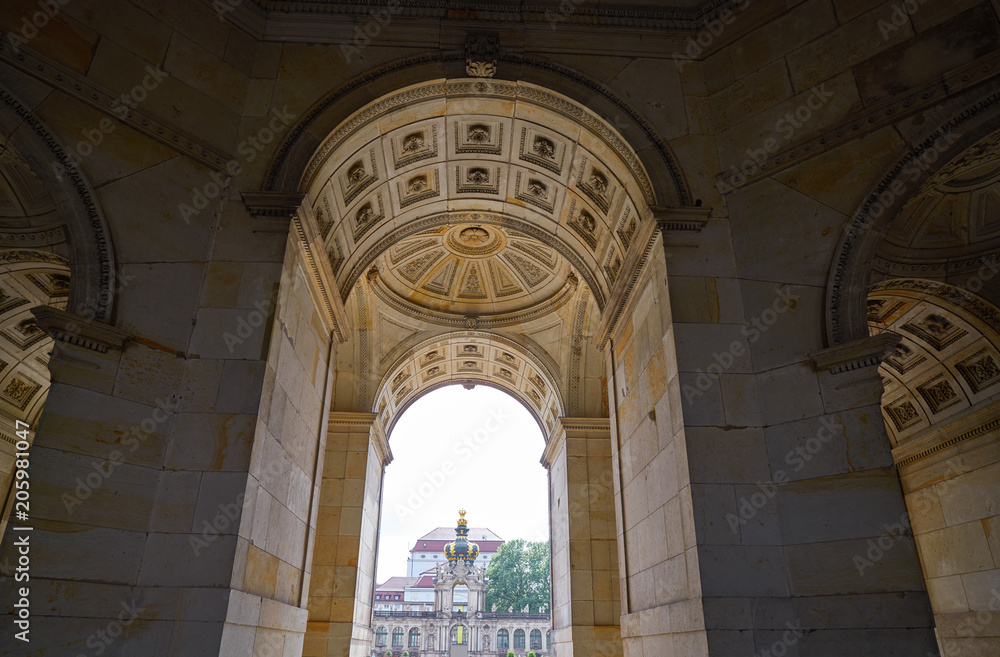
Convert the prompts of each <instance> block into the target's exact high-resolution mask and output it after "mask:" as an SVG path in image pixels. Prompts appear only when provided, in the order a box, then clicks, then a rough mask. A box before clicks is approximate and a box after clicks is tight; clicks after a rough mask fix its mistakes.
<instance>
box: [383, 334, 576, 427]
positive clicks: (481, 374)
mask: <svg viewBox="0 0 1000 657" xmlns="http://www.w3.org/2000/svg"><path fill="white" fill-rule="evenodd" d="M466 346H473V347H475V348H476V351H475V352H464V351H463V352H459V351H458V349H459V348H463V349H464V348H465V347H466ZM497 350H499V351H500V353H501V354H506V358H507V360H503V359H504V358H505V356H503V355H496V354H495V351H497ZM400 351H401V353H397V354H394V355H395V358H393V359H392V360H391V362H392V365H391V366H389V367H388V368H386V369H385V370H384V373H383V375H382V377H381V380H380V382H379V385H378V386H377V389H376V394H375V398H374V402H373V408H372V412H374V413H376V414H378V415H379V416H380V417H381V419H382V423H383V425H384V426H385V427H386V433H391V431H392V428H393V427H394V426H395V424H396V422H397V421H398V420H399V418H400V417H401V416H402V414H403V412H405V410H406V409H407V408H409V406H410V404H412V403H413V402H414V401H416V400H417V399H419V398H420V397H422V396H424V395H425V394H427V393H428V392H430V391H432V390H437V389H438V388H441V387H444V386H448V385H455V384H462V385H487V386H490V387H492V388H496V389H498V390H502V391H504V392H506V393H508V394H510V395H511V396H512V397H514V398H515V399H516V400H517V401H518V402H520V403H521V404H522V405H523V406H524V407H525V408H526V409H527V410H528V412H529V413H530V414H531V416H532V417H533V418H534V419H535V421H536V422H537V423H538V426H539V428H540V429H541V431H542V435H543V436H548V435H549V433H550V432H551V431H552V427H553V426H554V424H555V420H556V419H557V418H558V417H560V416H562V415H565V413H566V405H565V398H564V394H563V391H562V389H561V386H560V385H559V379H558V377H557V376H555V373H556V372H557V370H555V369H553V368H554V366H555V364H554V363H552V362H551V359H548V360H549V361H550V362H545V360H543V359H542V358H539V357H538V356H537V355H536V354H535V353H533V351H532V350H531V349H530V348H529V347H528V346H526V345H522V344H520V343H518V342H517V341H515V340H512V339H510V338H508V337H506V336H501V335H497V334H495V333H487V332H482V331H462V332H444V333H442V334H438V335H435V336H432V337H429V338H425V339H423V340H421V341H420V342H419V343H417V344H415V345H412V346H411V345H405V346H403V347H402V349H401V350H400ZM442 351H448V352H449V353H447V354H444V353H441V352H442ZM386 360H387V362H388V361H389V359H386ZM463 362H472V363H475V365H476V367H470V368H463V367H462V365H461V363H463ZM435 369H436V370H438V371H434V370H435ZM501 369H506V370H507V372H508V374H507V375H506V376H504V375H502V374H501V372H500V370H501ZM532 392H534V393H535V394H536V395H537V398H536V399H532V398H531V395H532Z"/></svg>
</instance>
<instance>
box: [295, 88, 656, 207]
mask: <svg viewBox="0 0 1000 657" xmlns="http://www.w3.org/2000/svg"><path fill="white" fill-rule="evenodd" d="M440 98H447V99H448V100H452V99H461V98H477V99H479V98H482V99H487V98H500V99H504V100H514V101H517V100H526V101H530V102H532V103H533V104H536V105H539V106H541V107H544V108H546V109H550V110H553V111H556V112H558V113H560V114H562V115H563V116H565V117H567V118H569V119H571V120H573V121H574V122H576V123H579V124H581V125H584V126H586V127H587V128H589V129H590V130H591V131H592V132H594V133H595V134H597V135H598V136H600V137H601V139H603V140H604V142H605V143H606V144H607V145H608V146H610V147H611V149H612V151H614V153H615V154H616V155H617V156H618V157H619V158H621V160H622V161H623V162H624V163H625V164H626V165H627V166H628V168H629V170H630V172H631V173H632V174H633V176H634V177H635V178H636V179H637V180H638V182H639V185H640V187H641V188H642V191H643V195H644V197H645V200H646V203H647V204H648V205H655V204H656V195H655V194H654V193H653V185H652V182H651V181H650V179H649V176H648V175H647V173H646V171H645V168H644V167H643V165H642V162H641V161H640V160H639V158H638V156H637V155H635V153H634V152H633V151H632V149H631V147H630V146H629V145H628V144H627V143H626V142H625V140H624V138H622V137H621V135H619V134H618V133H617V132H616V131H615V130H614V129H613V128H611V127H610V126H609V125H608V124H607V122H605V121H604V119H602V118H601V117H599V116H597V115H596V114H594V113H593V112H591V111H590V110H588V109H587V108H585V107H583V106H582V105H580V104H578V103H576V102H574V101H572V100H570V99H569V98H566V97H563V96H560V95H557V94H555V93H553V92H550V91H548V90H546V89H543V88H542V87H538V86H536V85H533V84H529V83H526V82H515V81H509V80H493V79H490V80H482V79H478V78H472V79H456V80H451V79H441V80H433V81H431V82H425V83H421V84H416V85H412V86H410V87H407V88H405V89H402V90H400V91H398V92H396V93H393V94H389V95H388V96H384V97H382V98H379V99H378V100H375V101H373V102H371V103H369V104H368V105H366V106H365V107H363V108H361V109H360V110H358V111H357V112H356V113H355V114H354V115H352V117H351V118H350V119H349V120H348V121H347V122H346V123H344V124H341V126H340V127H339V128H337V130H335V131H334V132H333V133H332V134H331V135H329V136H328V137H327V138H326V139H325V140H324V141H323V143H322V145H320V147H319V148H318V149H317V150H316V152H315V153H314V154H313V156H312V158H311V159H310V161H309V164H308V166H307V167H306V170H305V173H303V175H302V180H301V181H300V182H299V189H298V191H300V192H308V191H309V189H310V188H311V187H312V185H313V182H314V180H315V177H316V173H317V172H318V171H319V168H320V167H321V166H322V165H323V163H324V162H326V160H327V158H328V157H329V156H330V154H332V153H333V152H335V151H336V150H337V149H338V148H339V147H340V146H341V145H342V144H343V143H344V142H345V140H347V139H348V138H349V137H351V136H352V135H353V134H354V133H355V132H356V131H357V130H358V129H360V128H361V127H363V126H367V125H369V124H370V123H372V122H373V121H375V120H376V119H378V118H379V117H381V116H384V115H386V114H389V113H390V112H397V111H399V110H402V109H405V108H407V107H409V106H410V105H412V104H414V103H420V102H425V101H429V100H435V99H440Z"/></svg>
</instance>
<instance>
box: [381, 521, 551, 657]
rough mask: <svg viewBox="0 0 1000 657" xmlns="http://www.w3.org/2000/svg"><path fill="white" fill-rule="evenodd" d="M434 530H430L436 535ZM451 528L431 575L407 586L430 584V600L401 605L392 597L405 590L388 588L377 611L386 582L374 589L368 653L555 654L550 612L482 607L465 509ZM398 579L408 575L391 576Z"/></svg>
mask: <svg viewBox="0 0 1000 657" xmlns="http://www.w3.org/2000/svg"><path fill="white" fill-rule="evenodd" d="M437 531H438V530H435V531H434V532H431V534H432V535H435V536H436V535H439V534H438V533H437ZM486 531H488V530H486ZM454 533H455V539H454V540H453V541H451V542H450V543H447V544H446V545H444V547H443V551H444V553H445V556H446V561H445V562H444V563H440V564H437V565H436V566H435V568H434V569H433V570H434V575H433V576H429V577H425V578H415V579H418V581H417V582H413V584H414V585H417V586H407V587H406V591H411V592H412V591H414V590H417V589H420V588H426V589H429V590H430V592H431V593H432V597H431V602H430V604H426V605H425V604H420V600H417V604H405V601H404V604H403V605H397V604H396V602H395V600H396V598H397V596H398V597H399V598H401V599H403V598H405V596H406V592H405V591H404V593H403V594H402V595H400V594H399V593H396V592H395V591H394V590H393V592H392V593H388V595H391V596H392V598H393V600H392V602H390V605H389V607H390V608H389V609H386V610H380V609H379V602H378V598H379V595H386V593H383V594H379V593H378V591H390V589H391V587H390V586H386V585H382V586H380V587H378V588H376V589H375V590H376V594H375V611H374V612H373V613H372V632H373V640H372V646H371V654H372V656H373V657H376V656H378V655H385V654H386V653H392V654H393V655H402V654H403V652H404V651H406V652H407V653H409V655H410V657H417V656H418V655H427V656H430V655H436V656H440V657H465V656H466V655H469V654H480V655H504V656H506V655H507V653H508V652H509V651H511V650H513V651H514V652H515V653H516V654H518V655H527V654H528V652H534V653H535V654H536V655H538V657H542V655H544V654H555V653H554V651H552V652H549V651H550V649H551V646H552V633H551V620H552V619H551V616H550V615H549V614H547V613H541V612H540V611H539V612H535V613H532V612H530V611H513V610H507V611H503V610H496V609H489V610H487V609H486V587H487V585H488V581H487V579H486V566H485V565H477V564H478V559H479V557H480V555H481V552H480V547H479V545H478V544H477V543H475V542H473V541H470V540H469V534H470V533H471V528H470V527H468V523H467V521H466V519H465V510H464V509H463V510H461V511H459V520H458V525H457V526H456V527H455V530H454ZM480 533H483V532H480ZM490 533H492V532H490ZM420 542H421V541H418V545H419V543H420ZM399 579H407V578H396V577H394V578H392V580H399ZM419 580H430V581H429V582H426V583H425V582H422V581H419ZM390 582H391V580H390ZM386 584H389V582H387V583H386ZM421 584H424V586H420V585H421ZM428 585H429V586H428Z"/></svg>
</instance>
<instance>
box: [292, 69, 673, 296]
mask: <svg viewBox="0 0 1000 657" xmlns="http://www.w3.org/2000/svg"><path fill="white" fill-rule="evenodd" d="M300 188H301V189H302V190H303V191H306V192H307V193H308V196H309V198H310V199H311V203H312V209H313V213H314V215H315V217H316V221H317V224H318V228H319V234H320V235H321V236H322V237H323V240H324V250H325V251H326V253H327V255H328V257H329V259H330V263H331V265H332V267H333V271H334V274H335V276H336V278H337V283H338V286H339V287H340V290H341V294H342V296H345V297H346V295H347V293H348V292H349V290H350V289H351V288H352V287H353V285H354V283H355V282H356V281H357V280H358V278H359V277H360V276H361V275H363V274H364V272H365V271H368V269H369V267H370V266H371V265H372V264H376V266H377V269H378V280H379V281H380V282H381V283H382V284H383V287H384V289H385V290H388V291H391V293H392V294H393V295H395V296H396V297H397V298H398V299H402V300H405V301H406V302H407V304H409V305H415V306H417V307H421V308H424V309H425V310H427V311H428V312H430V313H431V314H432V315H433V313H436V312H444V313H451V314H455V315H466V316H472V315H476V316H480V315H484V314H486V315H489V314H493V315H496V314H503V313H507V312H511V311H516V310H522V309H524V308H526V307H528V306H529V305H531V304H537V303H539V302H543V301H545V300H547V299H550V298H551V297H552V296H553V294H556V293H557V292H558V290H560V289H561V288H563V287H564V286H565V284H566V282H567V281H568V280H569V276H570V274H571V273H574V275H575V277H576V279H577V280H583V281H584V282H585V283H587V284H588V286H589V287H590V289H592V290H594V297H595V300H596V301H597V303H598V305H599V306H600V305H602V304H603V299H604V298H605V297H606V295H607V294H608V293H609V291H610V289H611V286H612V285H613V283H614V280H615V278H616V277H617V275H618V271H619V269H620V267H621V263H622V262H623V261H624V259H625V254H626V252H627V250H628V247H629V245H630V241H631V236H632V235H633V234H634V233H635V231H636V229H637V226H638V225H639V223H640V222H641V221H642V220H643V219H644V218H646V217H648V216H651V211H650V210H649V204H650V203H651V202H652V200H653V195H652V188H651V185H650V183H649V179H648V176H647V175H646V173H645V171H644V170H643V169H642V167H641V165H640V164H639V161H638V159H637V158H636V156H635V154H634V153H633V152H632V151H631V150H630V149H629V148H628V146H627V144H626V143H625V142H624V140H623V139H622V138H621V136H620V135H618V134H617V133H615V132H614V131H613V129H611V128H610V127H608V126H607V124H605V123H604V122H603V120H602V119H600V118H599V117H597V116H595V115H593V114H591V113H590V112H589V110H587V109H586V108H584V107H582V106H579V105H577V104H576V103H573V102H572V101H570V100H569V99H566V98H564V97H562V96H558V95H556V94H553V93H551V92H548V91H546V90H543V89H541V88H538V87H534V86H532V85H527V84H524V83H512V82H505V81H502V80H490V81H484V80H480V79H476V80H438V81H434V82H430V83H426V84H421V85H415V86H413V87H409V88H407V89H404V90H401V91H399V92H397V93H394V94H390V95H389V96H386V97H383V98H380V99H378V100H376V101H374V102H373V103H371V104H369V105H368V106H366V107H365V108H362V109H361V110H359V111H358V112H357V113H356V114H355V115H354V116H353V117H351V118H350V119H348V120H347V121H345V122H344V123H343V124H341V126H340V127H338V128H337V129H336V130H334V132H333V133H332V134H331V135H330V137H329V138H328V139H327V140H325V141H324V143H323V145H322V146H321V147H320V148H319V149H318V151H317V154H316V156H315V157H314V160H313V161H312V163H311V164H310V165H309V167H308V168H307V172H306V175H305V179H304V180H303V181H302V184H301V187H300ZM469 213H483V214H488V215H489V216H490V217H492V219H491V220H490V221H488V222H482V223H481V224H479V225H478V226H476V225H472V222H469V221H468V220H467V219H468V215H469ZM431 217H435V219H434V220H433V222H434V223H435V224H436V226H437V227H447V230H446V231H445V233H447V234H445V233H440V234H435V235H433V236H430V237H429V236H428V235H426V234H425V233H426V229H429V228H433V227H435V226H427V223H428V221H431V219H430V218H431ZM522 226H523V227H522ZM529 228H530V231H529ZM442 229H444V228H442ZM511 230H514V231H519V232H521V233H526V232H532V236H531V237H530V238H529V237H515V236H513V235H512V233H511ZM448 231H450V232H448ZM463 231H466V232H463ZM480 233H481V235H480ZM463 236H464V237H463ZM479 238H482V240H484V242H483V244H481V245H478V244H477V245H472V243H471V241H472V240H476V239H479ZM429 239H430V240H432V241H428V240H429ZM463 240H467V241H469V243H468V244H467V245H465V246H463V244H465V242H463ZM466 246H468V247H469V248H471V247H472V246H477V247H480V246H481V247H482V248H484V249H486V250H485V251H483V252H482V254H477V253H471V252H466V251H468V249H466V251H463V248H466Z"/></svg>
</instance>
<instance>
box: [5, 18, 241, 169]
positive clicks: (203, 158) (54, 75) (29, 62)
mask: <svg viewBox="0 0 1000 657" xmlns="http://www.w3.org/2000/svg"><path fill="white" fill-rule="evenodd" d="M9 36H10V35H8V34H7V33H3V34H0V61H3V62H6V63H7V64H10V65H11V66H13V67H15V68H17V69H20V70H21V71H23V72H24V73H26V74H28V75H30V76H31V77H33V78H35V79H36V80H40V81H41V82H43V83H45V84H47V85H48V86H50V87H52V88H53V89H58V90H59V91H61V92H62V93H65V94H66V95H68V96H72V97H73V98H76V99H77V100H79V101H81V102H83V103H85V104H87V105H90V106H91V107H93V108H95V109H97V110H100V111H101V112H104V113H105V114H107V115H108V116H112V117H114V118H116V119H118V120H119V121H121V122H122V123H124V124H126V125H127V126H129V127H131V128H134V129H135V130H137V131H139V132H141V133H143V134H144V135H146V136H148V137H151V138H152V139H154V140H156V141H158V142H160V143H161V144H166V145H167V146H169V147H170V148H172V149H174V150H175V151H177V152H179V153H182V154H184V155H186V156H188V157H190V158H191V159H193V160H195V161H197V162H200V163H202V164H204V165H205V166H206V167H208V168H210V169H213V170H215V171H225V170H226V164H227V163H228V162H229V161H230V160H233V159H235V158H234V157H233V156H232V155H229V154H227V153H223V152H222V151H219V150H216V149H215V148H213V147H211V146H208V145H206V144H204V143H202V142H201V141H199V140H198V139H197V138H196V137H192V136H191V135H188V134H187V133H185V132H183V131H182V130H180V129H179V128H176V127H174V126H173V125H171V124H170V123H168V122H167V121H165V120H163V119H161V118H159V117H157V116H155V115H154V114H152V113H151V112H149V111H145V110H138V109H135V108H131V107H128V106H125V105H124V104H122V103H121V102H120V99H119V97H118V96H115V95H114V94H112V93H111V92H109V91H107V90H106V89H104V88H103V87H101V86H99V85H96V84H94V83H93V82H92V81H91V80H90V79H88V78H86V77H84V76H82V75H80V74H79V73H76V72H75V71H73V70H71V69H68V68H66V67H65V66H63V65H61V64H58V63H56V62H54V61H52V60H51V59H49V58H47V57H44V56H43V55H40V54H38V53H35V52H33V51H32V50H31V49H30V48H28V47H26V46H23V45H22V46H20V47H18V48H16V49H15V48H13V47H12V44H13V43H14V40H13V39H9V38H8V37H9ZM158 73H160V74H162V75H164V76H165V75H167V74H166V73H163V72H162V71H158Z"/></svg>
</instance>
